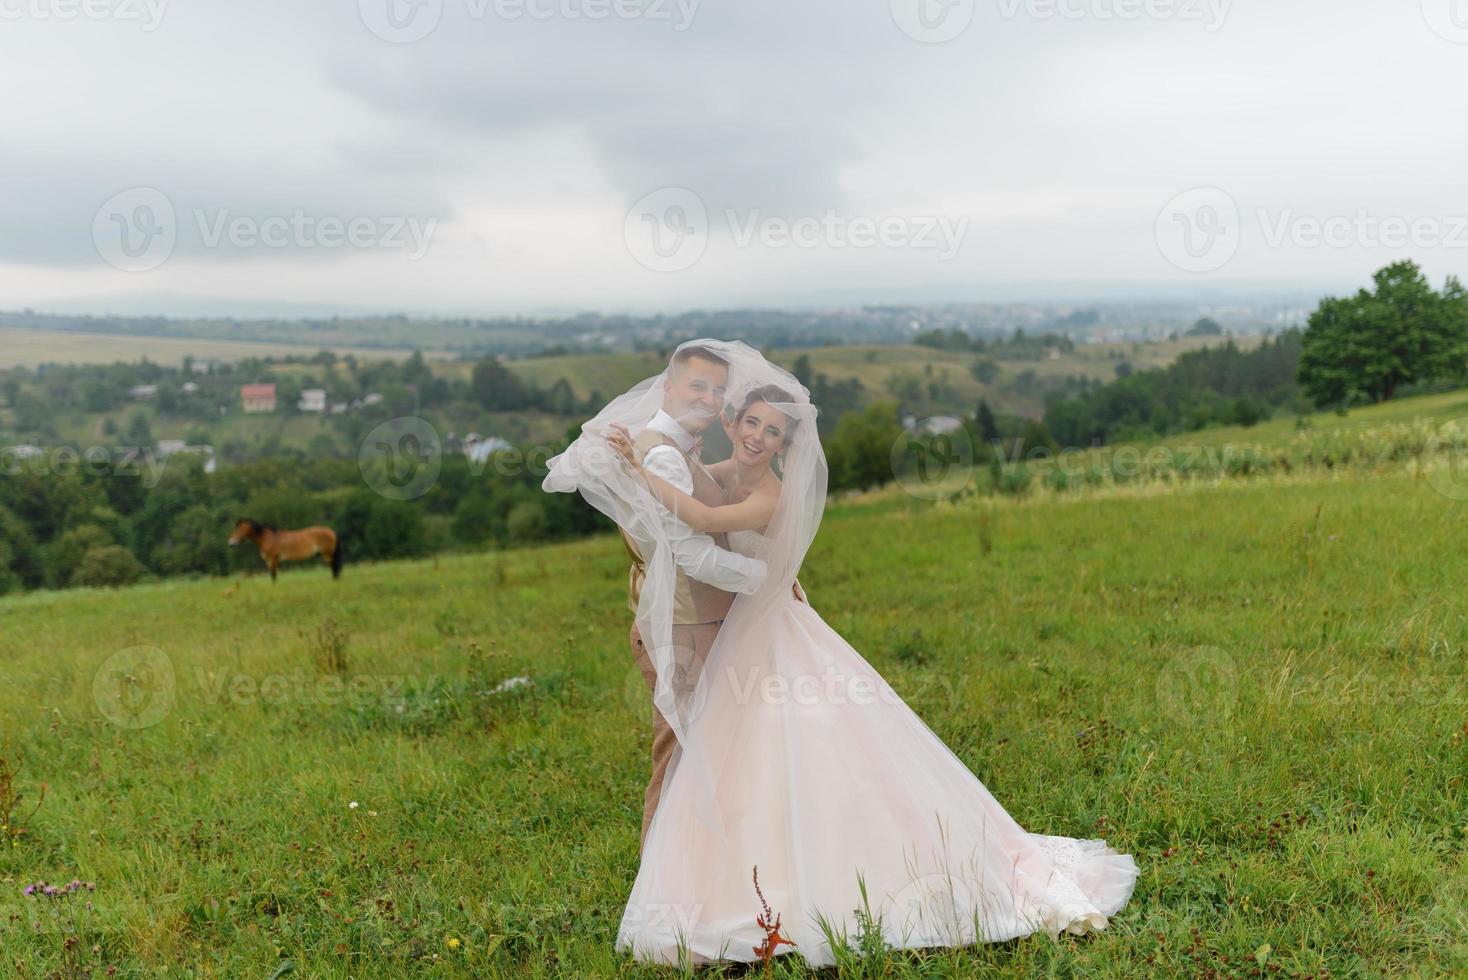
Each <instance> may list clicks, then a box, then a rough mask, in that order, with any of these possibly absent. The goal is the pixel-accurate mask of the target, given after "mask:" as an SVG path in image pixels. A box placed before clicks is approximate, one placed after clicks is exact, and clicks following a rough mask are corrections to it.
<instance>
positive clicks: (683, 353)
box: [670, 344, 729, 368]
mask: <svg viewBox="0 0 1468 980" xmlns="http://www.w3.org/2000/svg"><path fill="white" fill-rule="evenodd" d="M695 357H701V358H703V359H704V360H705V361H712V362H713V363H715V364H722V365H723V366H724V367H728V366H729V360H728V358H726V357H724V355H722V354H715V353H714V352H713V350H712V349H711V348H708V347H704V346H703V345H702V344H693V345H691V346H688V347H680V348H678V350H677V351H675V352H674V353H673V360H672V361H671V362H670V363H671V365H672V366H673V367H674V368H677V367H678V366H679V365H682V364H687V363H688V362H689V361H691V360H693V359H694V358H695Z"/></svg>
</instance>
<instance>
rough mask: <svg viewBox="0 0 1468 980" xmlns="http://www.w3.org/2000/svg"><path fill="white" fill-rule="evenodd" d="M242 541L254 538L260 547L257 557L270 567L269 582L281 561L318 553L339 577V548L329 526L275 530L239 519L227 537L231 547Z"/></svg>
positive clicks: (301, 558)
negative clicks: (297, 529)
mask: <svg viewBox="0 0 1468 980" xmlns="http://www.w3.org/2000/svg"><path fill="white" fill-rule="evenodd" d="M241 541H253V542H255V547H257V548H259V549H260V557H261V558H262V559H264V561H265V565H266V567H268V568H269V569H270V581H272V582H274V581H275V572H276V569H278V568H280V563H281V562H283V561H304V560H305V559H307V558H314V557H316V556H317V555H320V556H321V557H322V558H325V559H326V561H327V562H328V563H329V564H330V565H331V577H332V578H341V574H342V549H341V544H340V543H339V542H338V541H337V540H336V532H335V531H333V530H332V529H331V528H329V527H305V528H302V529H301V530H299V531H278V530H276V529H275V528H273V527H271V526H270V525H269V524H261V523H260V522H259V521H252V520H250V519H249V518H248V517H243V518H240V521H239V523H238V524H236V525H235V526H234V533H233V534H231V535H230V536H229V543H230V545H231V546H234V545H237V544H239V543H240V542H241Z"/></svg>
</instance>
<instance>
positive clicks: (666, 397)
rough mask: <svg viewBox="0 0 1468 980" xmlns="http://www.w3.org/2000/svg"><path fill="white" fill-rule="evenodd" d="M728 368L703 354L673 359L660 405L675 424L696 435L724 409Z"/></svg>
mask: <svg viewBox="0 0 1468 980" xmlns="http://www.w3.org/2000/svg"><path fill="white" fill-rule="evenodd" d="M728 383H729V369H728V368H727V367H726V366H724V365H723V364H716V363H714V362H713V361H710V360H708V359H707V358H703V357H690V358H689V359H688V360H686V361H682V362H679V363H675V364H674V365H673V370H672V372H671V373H670V375H669V379H668V385H667V388H666V389H664V392H663V407H664V408H666V409H667V411H668V414H669V415H671V416H673V418H675V419H677V420H678V424H679V425H681V426H683V428H685V429H687V430H688V431H689V432H692V433H694V434H695V435H697V434H698V433H700V432H702V431H703V430H704V429H707V428H708V427H709V425H710V424H711V423H712V422H713V421H714V419H716V418H718V417H719V413H720V412H722V411H723V410H724V388H725V386H726V385H728Z"/></svg>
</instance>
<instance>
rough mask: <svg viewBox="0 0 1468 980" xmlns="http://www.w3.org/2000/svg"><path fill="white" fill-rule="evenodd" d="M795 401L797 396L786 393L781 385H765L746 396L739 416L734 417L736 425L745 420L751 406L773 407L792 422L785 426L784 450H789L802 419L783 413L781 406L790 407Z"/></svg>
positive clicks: (740, 407)
mask: <svg viewBox="0 0 1468 980" xmlns="http://www.w3.org/2000/svg"><path fill="white" fill-rule="evenodd" d="M794 401H795V396H794V395H792V394H790V392H788V391H786V390H785V389H784V388H781V387H780V386H779V385H765V386H764V387H762V388H755V389H754V390H752V391H750V393H749V394H747V395H745V396H744V404H743V405H741V406H739V414H738V415H736V416H734V422H735V424H738V422H739V420H740V419H742V418H744V413H745V412H747V411H749V406H751V405H753V404H754V403H755V402H764V403H765V404H766V405H769V406H771V407H772V408H774V409H775V410H776V411H780V412H781V414H782V415H785V417H786V418H787V419H789V420H790V422H789V424H788V425H786V426H785V446H784V448H787V449H788V448H789V447H790V439H791V437H792V436H794V434H795V427H796V426H797V425H799V424H800V419H798V418H795V417H794V416H792V415H789V414H786V413H785V412H783V411H781V409H780V405H781V403H782V402H783V403H784V404H787V405H788V404H790V403H791V402H794Z"/></svg>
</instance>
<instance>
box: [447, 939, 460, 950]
mask: <svg viewBox="0 0 1468 980" xmlns="http://www.w3.org/2000/svg"><path fill="white" fill-rule="evenodd" d="M459 946H460V943H459V937H458V936H450V937H449V941H448V947H449V949H458V948H459Z"/></svg>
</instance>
